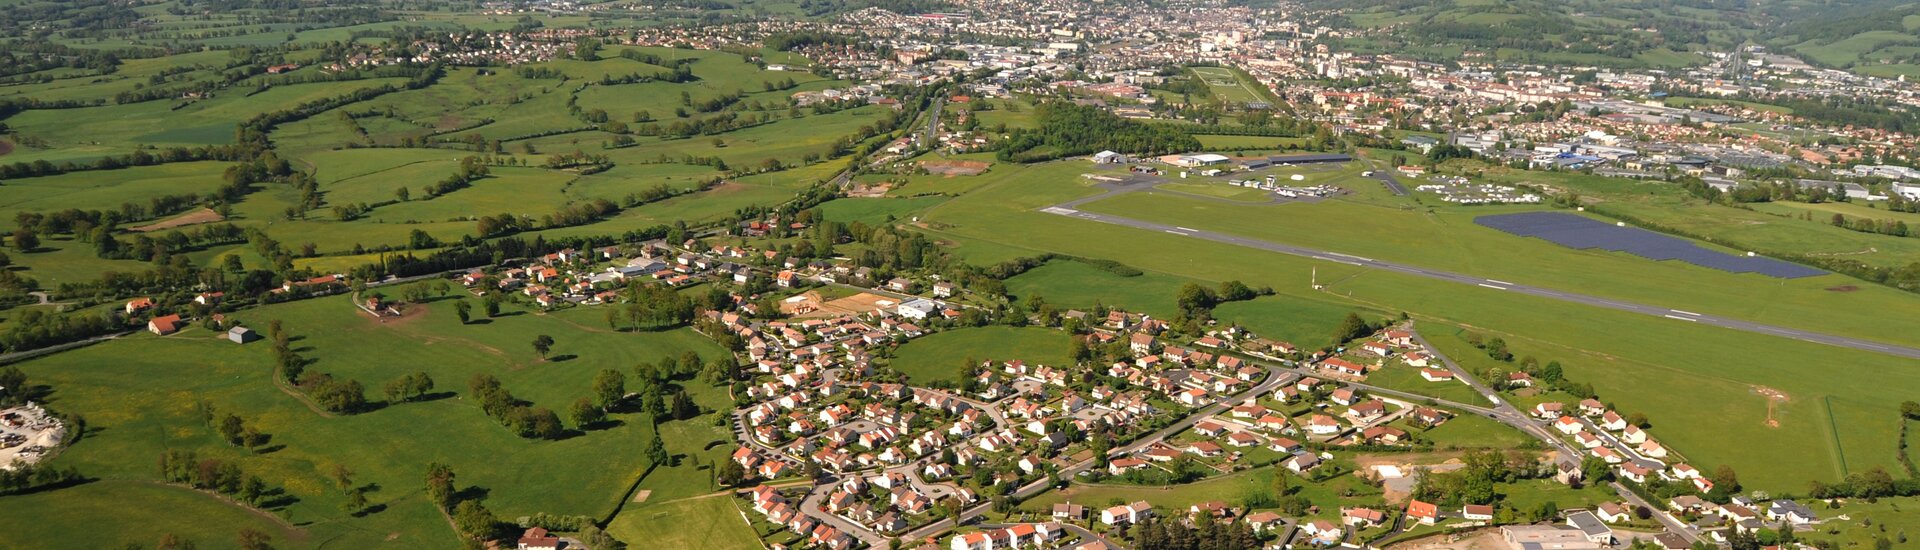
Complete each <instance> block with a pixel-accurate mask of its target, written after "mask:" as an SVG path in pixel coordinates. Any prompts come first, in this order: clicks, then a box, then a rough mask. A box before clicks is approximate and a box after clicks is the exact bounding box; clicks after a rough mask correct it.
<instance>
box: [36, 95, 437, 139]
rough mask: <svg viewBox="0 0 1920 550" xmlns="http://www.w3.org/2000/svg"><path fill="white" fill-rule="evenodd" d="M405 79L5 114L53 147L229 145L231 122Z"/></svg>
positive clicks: (232, 124) (232, 125) (231, 135)
mask: <svg viewBox="0 0 1920 550" xmlns="http://www.w3.org/2000/svg"><path fill="white" fill-rule="evenodd" d="M405 82H406V79H402V78H374V79H367V80H353V81H346V82H321V83H314V84H292V85H286V86H274V87H272V88H270V89H268V90H266V91H264V92H260V93H257V94H252V95H247V93H248V92H249V91H250V90H245V89H235V88H229V89H226V90H222V91H220V92H216V93H215V94H214V97H212V98H210V99H204V100H196V101H192V102H191V103H189V104H187V105H186V106H184V107H181V108H178V109H175V108H173V107H174V105H175V104H176V102H175V101H146V102H140V103H128V104H124V105H106V106H101V107H85V108H78V109H51V110H32V111H26V112H22V113H20V114H17V115H14V116H12V117H9V118H8V119H7V124H8V125H11V126H13V127H14V128H15V131H17V132H20V133H23V134H27V135H31V136H36V137H41V138H43V139H46V140H47V141H48V142H49V143H50V144H51V145H53V146H54V147H55V148H64V147H68V146H78V147H89V146H92V147H103V148H105V149H106V150H107V151H108V152H111V153H114V154H119V153H129V152H132V151H133V149H134V148H136V147H138V146H142V145H154V146H172V145H182V146H196V145H221V144H228V143H233V139H234V135H233V129H234V127H235V125H237V124H239V123H240V122H241V121H243V120H246V119H247V118H249V117H252V116H253V115H256V114H259V113H264V112H268V111H276V110H280V109H285V108H287V107H289V106H292V105H298V104H300V103H304V102H307V101H313V100H316V99H325V98H330V97H334V96H338V95H341V94H345V93H348V92H352V91H354V90H359V89H364V88H375V87H379V86H383V85H387V84H396V85H397V84H403V83H405ZM325 116H326V115H322V116H321V117H317V118H322V119H324V117H325ZM9 156H11V155H9Z"/></svg>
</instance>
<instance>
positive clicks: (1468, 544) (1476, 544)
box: [1387, 529, 1509, 550]
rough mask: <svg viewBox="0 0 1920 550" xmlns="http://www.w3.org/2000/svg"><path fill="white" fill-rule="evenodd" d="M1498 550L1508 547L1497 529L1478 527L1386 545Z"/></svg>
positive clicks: (1392, 549)
mask: <svg viewBox="0 0 1920 550" xmlns="http://www.w3.org/2000/svg"><path fill="white" fill-rule="evenodd" d="M1416 548H1419V549H1431V550H1500V549H1504V548H1509V546H1508V545H1507V542H1506V540H1505V539H1503V538H1501V537H1500V530H1498V529H1478V530H1474V531H1467V532H1465V533H1450V534H1445V535H1436V536H1431V537H1421V538H1418V539H1414V540H1410V541H1407V542H1400V543H1394V544H1389V545H1387V550H1412V549H1416Z"/></svg>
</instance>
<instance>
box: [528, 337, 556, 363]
mask: <svg viewBox="0 0 1920 550" xmlns="http://www.w3.org/2000/svg"><path fill="white" fill-rule="evenodd" d="M549 351H553V337H552V336H547V335H545V334H542V335H539V336H535V337H533V352H534V353H538V354H540V360H542V361H545V360H547V352H549Z"/></svg>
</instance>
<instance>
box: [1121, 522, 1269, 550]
mask: <svg viewBox="0 0 1920 550" xmlns="http://www.w3.org/2000/svg"><path fill="white" fill-rule="evenodd" d="M1126 532H1127V535H1128V536H1127V540H1130V541H1132V542H1133V546H1134V547H1135V548H1139V549H1140V550H1210V549H1215V548H1259V547H1260V540H1259V539H1258V538H1255V537H1254V534H1253V527H1251V526H1250V525H1248V524H1247V522H1244V521H1236V522H1221V521H1214V520H1213V517H1212V516H1211V515H1208V514H1201V515H1200V516H1199V519H1198V520H1197V521H1195V522H1194V525H1192V526H1188V525H1187V522H1184V521H1181V520H1179V519H1165V520H1163V519H1160V518H1152V519H1148V520H1147V521H1143V522H1140V523H1139V524H1138V525H1134V526H1133V527H1131V528H1128V529H1126Z"/></svg>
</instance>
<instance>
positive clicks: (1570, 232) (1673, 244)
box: [1473, 212, 1826, 279]
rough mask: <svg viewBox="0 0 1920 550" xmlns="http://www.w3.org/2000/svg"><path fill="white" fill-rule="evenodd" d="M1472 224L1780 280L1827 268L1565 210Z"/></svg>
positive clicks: (1502, 216) (1484, 219)
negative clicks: (1713, 245)
mask: <svg viewBox="0 0 1920 550" xmlns="http://www.w3.org/2000/svg"><path fill="white" fill-rule="evenodd" d="M1473 223H1477V224H1480V225H1484V226H1487V227H1491V228H1494V229H1498V230H1501V231H1505V232H1507V233H1511V234H1514V235H1519V236H1522V237H1539V238H1542V239H1546V240H1549V241H1553V242H1555V243H1559V244H1560V245H1561V246H1566V247H1570V248H1580V249H1590V248H1598V249H1602V250H1611V251H1614V252H1626V253H1628V254H1633V255H1635V256H1640V257H1642V258H1647V259H1650V260H1680V261H1683V262H1687V263H1690V264H1693V265H1697V266H1701V267H1709V268H1713V269H1718V270H1721V271H1728V272H1733V273H1759V274H1761V275H1766V276H1769V277H1778V278H1781V279H1795V278H1800V277H1815V276H1819V275H1825V274H1826V272H1824V271H1821V270H1818V269H1814V268H1811V267H1807V266H1804V265H1800V264H1796V263H1792V262H1784V261H1780V260H1775V259H1773V258H1760V257H1743V256H1734V255H1732V254H1727V253H1723V252H1717V251H1713V250H1708V249H1705V248H1701V247H1700V245H1697V244H1694V243H1693V242H1692V241H1688V240H1686V239H1681V238H1676V237H1672V236H1668V235H1663V234H1660V233H1655V232H1652V231H1648V230H1645V229H1640V228H1635V227H1618V226H1614V225H1608V224H1607V223H1606V222H1602V221H1599V220H1595V219H1592V218H1586V217H1581V216H1576V215H1573V214H1567V213H1564V212H1524V213H1519V214H1499V215H1492V216H1481V217H1478V218H1474V220H1473Z"/></svg>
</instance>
